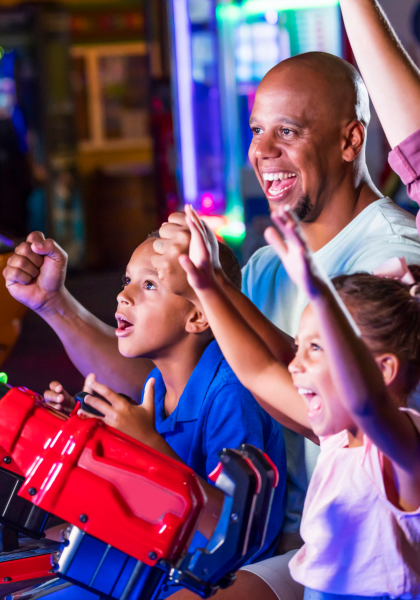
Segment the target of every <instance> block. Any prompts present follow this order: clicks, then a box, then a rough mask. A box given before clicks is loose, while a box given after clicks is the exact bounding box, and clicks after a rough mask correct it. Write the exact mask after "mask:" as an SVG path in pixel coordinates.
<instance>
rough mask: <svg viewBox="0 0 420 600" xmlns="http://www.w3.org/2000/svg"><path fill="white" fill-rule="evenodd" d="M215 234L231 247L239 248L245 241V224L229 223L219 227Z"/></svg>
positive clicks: (240, 222)
mask: <svg viewBox="0 0 420 600" xmlns="http://www.w3.org/2000/svg"><path fill="white" fill-rule="evenodd" d="M217 233H218V235H220V236H222V238H223V239H225V240H226V241H227V242H228V243H229V244H232V246H240V245H241V244H242V242H243V241H244V239H245V234H246V231H245V223H244V222H243V221H229V223H227V225H223V227H220V228H219V229H218V230H217Z"/></svg>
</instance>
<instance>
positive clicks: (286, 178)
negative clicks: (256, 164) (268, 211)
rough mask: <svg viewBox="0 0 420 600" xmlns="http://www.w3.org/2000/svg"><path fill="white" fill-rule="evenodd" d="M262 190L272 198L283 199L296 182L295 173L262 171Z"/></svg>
mask: <svg viewBox="0 0 420 600" xmlns="http://www.w3.org/2000/svg"><path fill="white" fill-rule="evenodd" d="M262 178H263V180H264V191H265V194H266V196H267V197H268V198H269V199H272V200H283V198H284V197H285V196H286V195H287V194H288V193H289V192H290V191H291V190H292V188H293V186H294V185H295V183H296V173H286V172H284V171H279V172H278V173H262Z"/></svg>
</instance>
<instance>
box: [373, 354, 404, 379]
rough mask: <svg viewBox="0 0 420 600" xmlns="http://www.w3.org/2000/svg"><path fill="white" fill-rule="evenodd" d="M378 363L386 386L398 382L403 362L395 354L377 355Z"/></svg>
mask: <svg viewBox="0 0 420 600" xmlns="http://www.w3.org/2000/svg"><path fill="white" fill-rule="evenodd" d="M375 361H376V364H377V365H378V367H379V369H380V371H381V373H382V377H383V378H384V382H385V385H386V386H390V385H392V384H393V383H395V382H396V380H397V378H398V375H399V372H400V368H401V364H400V360H399V358H398V357H397V356H395V354H381V355H380V356H375Z"/></svg>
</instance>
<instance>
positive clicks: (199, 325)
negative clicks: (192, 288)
mask: <svg viewBox="0 0 420 600" xmlns="http://www.w3.org/2000/svg"><path fill="white" fill-rule="evenodd" d="M197 304H198V306H197V305H193V308H192V309H191V311H190V313H189V315H188V318H187V322H186V323H185V331H186V332H187V333H204V331H207V329H210V325H209V322H208V320H207V317H206V315H205V314H204V311H203V310H202V308H201V307H200V305H199V303H197Z"/></svg>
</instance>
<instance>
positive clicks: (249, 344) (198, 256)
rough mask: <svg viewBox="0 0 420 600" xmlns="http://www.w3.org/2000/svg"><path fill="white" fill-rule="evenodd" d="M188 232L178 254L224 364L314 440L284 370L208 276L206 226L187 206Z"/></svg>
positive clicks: (285, 422)
mask: <svg viewBox="0 0 420 600" xmlns="http://www.w3.org/2000/svg"><path fill="white" fill-rule="evenodd" d="M186 212H187V223H188V225H189V227H190V230H191V244H190V258H189V257H188V256H186V255H181V256H180V257H179V260H180V263H181V265H182V266H183V268H184V269H185V271H186V272H187V276H188V281H189V284H190V285H191V286H192V287H193V289H194V291H195V292H196V294H197V297H198V299H199V301H200V302H201V304H202V306H203V309H204V312H205V314H206V317H207V319H208V320H209V323H210V327H211V329H212V331H213V333H214V336H215V338H216V340H217V342H218V344H219V345H220V348H221V350H222V352H223V355H224V356H225V358H226V360H227V362H228V363H229V365H230V366H231V368H232V369H233V371H234V372H235V374H236V375H237V377H238V378H239V380H240V381H241V383H242V384H243V385H244V386H245V387H246V388H248V389H249V390H250V391H251V393H252V394H253V395H254V396H255V397H256V398H257V400H262V402H261V404H262V405H263V407H264V408H266V409H268V408H269V407H270V406H271V407H273V408H274V410H275V411H277V412H276V418H277V419H278V420H279V422H280V423H282V425H286V426H287V427H289V428H290V429H293V430H294V431H296V432H298V433H301V434H302V435H305V436H306V437H309V438H310V439H313V440H314V439H316V436H314V434H313V432H312V429H311V427H310V425H309V423H308V420H307V417H306V415H307V408H306V405H305V402H304V400H303V399H302V397H301V396H300V395H299V394H298V392H297V390H296V388H295V387H294V386H293V383H292V379H291V376H290V374H289V372H288V370H287V368H286V367H285V366H284V365H283V364H281V363H280V362H278V361H277V360H276V358H275V357H274V356H273V354H272V353H271V351H270V349H269V348H268V347H267V345H266V344H265V342H264V341H263V340H262V339H261V338H260V337H259V335H258V334H257V333H256V331H255V330H254V329H253V328H252V327H251V326H250V325H249V324H248V322H247V320H246V319H245V318H244V317H243V316H242V315H241V314H240V313H239V311H238V310H237V308H236V307H235V305H234V304H233V302H232V301H231V300H230V299H229V298H228V296H227V295H226V294H225V292H224V290H223V289H222V288H221V286H220V285H219V283H218V281H217V279H216V276H215V274H214V270H213V266H212V263H211V260H210V248H209V247H208V239H207V235H206V230H205V228H204V227H203V225H202V223H201V221H200V220H199V219H198V216H197V214H196V213H195V211H194V209H192V208H191V207H189V206H187V207H186Z"/></svg>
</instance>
